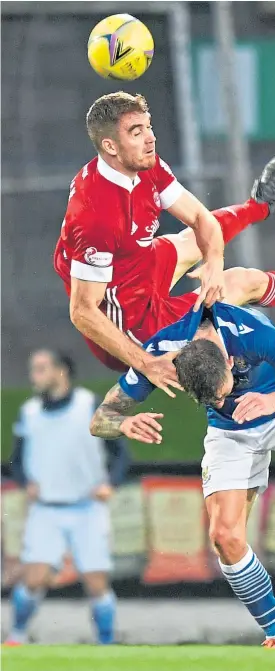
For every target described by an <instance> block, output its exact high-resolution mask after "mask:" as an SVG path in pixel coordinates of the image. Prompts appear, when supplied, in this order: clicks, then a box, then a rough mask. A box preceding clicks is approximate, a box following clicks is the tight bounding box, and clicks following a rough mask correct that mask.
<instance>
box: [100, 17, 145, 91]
mask: <svg viewBox="0 0 275 671" xmlns="http://www.w3.org/2000/svg"><path fill="white" fill-rule="evenodd" d="M153 55H154V40H153V38H152V35H151V33H150V31H149V30H148V28H146V26H145V25H144V23H142V22H141V21H139V20H138V19H135V18H134V16H130V14H114V15H113V16H108V17H107V18H106V19H103V21H100V23H98V24H97V25H96V26H95V28H94V29H93V30H92V32H91V34H90V37H89V41H88V59H89V62H90V65H91V66H92V68H93V69H94V70H95V71H96V72H97V74H98V75H100V76H101V77H105V78H106V79H108V78H110V79H119V80H123V79H124V80H125V79H126V80H127V79H128V80H131V79H138V77H141V75H143V74H144V72H145V71H146V70H147V69H148V68H149V65H150V64H151V61H152V58H153Z"/></svg>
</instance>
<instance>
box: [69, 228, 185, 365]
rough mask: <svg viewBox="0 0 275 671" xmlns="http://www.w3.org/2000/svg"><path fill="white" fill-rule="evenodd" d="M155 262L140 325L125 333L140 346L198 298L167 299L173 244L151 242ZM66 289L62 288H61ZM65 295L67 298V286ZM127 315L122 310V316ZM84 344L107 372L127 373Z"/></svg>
mask: <svg viewBox="0 0 275 671" xmlns="http://www.w3.org/2000/svg"><path fill="white" fill-rule="evenodd" d="M153 246H154V251H155V260H154V265H153V268H152V269H151V272H152V294H151V298H150V301H149V304H148V307H147V310H146V312H145V313H144V317H143V320H142V323H141V324H139V325H138V326H136V327H135V328H133V329H132V331H128V334H129V337H131V336H133V340H135V341H136V340H138V341H140V342H141V343H144V342H145V341H146V340H148V338H150V336H152V335H154V333H156V332H157V331H159V330H160V329H162V328H164V326H168V325H169V324H173V323H174V322H176V321H177V320H178V319H180V318H181V317H183V315H185V314H186V313H187V312H188V310H190V308H191V307H192V306H193V305H194V304H195V302H196V299H197V297H198V295H197V294H196V293H194V292H190V293H188V294H183V295H182V296H170V295H169V291H170V287H171V283H172V279H173V275H174V272H175V268H176V265H177V251H176V248H175V247H174V245H173V243H172V242H171V241H170V240H167V238H163V237H160V238H155V240H154V241H153ZM65 286H66V285H65ZM66 291H67V293H68V294H69V289H68V286H66ZM125 313H126V315H127V311H126V310H125V309H124V314H125ZM84 339H85V340H86V343H87V345H88V347H89V349H90V350H91V352H92V353H93V354H94V356H95V357H96V358H97V359H99V361H101V362H102V363H103V364H104V365H105V366H107V368H110V369H111V370H117V371H119V372H121V371H122V372H124V371H125V370H128V366H125V364H123V363H122V362H121V361H119V360H118V359H116V358H115V357H113V356H111V355H110V354H108V352H106V351H105V350H103V349H102V348H101V347H99V346H98V345H96V344H95V343H94V342H92V340H89V338H86V337H85V336H84Z"/></svg>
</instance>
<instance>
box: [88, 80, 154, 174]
mask: <svg viewBox="0 0 275 671" xmlns="http://www.w3.org/2000/svg"><path fill="white" fill-rule="evenodd" d="M86 122H87V130H88V134H89V137H90V138H91V140H92V142H93V144H94V146H95V148H96V149H97V151H98V152H99V153H100V154H101V155H102V157H103V158H105V159H106V160H108V159H109V160H111V161H112V164H113V166H114V167H115V164H117V165H118V167H119V165H120V166H122V167H123V168H124V169H125V170H127V171H129V172H132V173H134V172H139V171H140V170H148V169H149V168H152V167H153V166H154V165H155V160H156V159H155V141H156V138H155V136H154V133H153V130H152V127H151V117H150V114H149V109H148V105H147V102H146V100H145V98H144V97H143V96H142V95H140V94H136V95H134V96H133V95H131V94H130V93H125V92H124V91H117V92H116V93H108V94H107V95H104V96H101V98H98V99H97V100H96V101H95V102H94V103H93V105H92V106H91V107H90V109H89V111H88V114H87V117H86Z"/></svg>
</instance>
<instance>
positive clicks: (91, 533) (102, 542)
mask: <svg viewBox="0 0 275 671" xmlns="http://www.w3.org/2000/svg"><path fill="white" fill-rule="evenodd" d="M71 549H72V552H73V556H74V561H75V565H76V567H77V568H78V570H79V572H80V573H81V575H82V580H83V584H84V585H85V588H86V591H87V593H88V595H89V603H90V611H91V621H92V624H93V625H94V626H95V628H96V634H97V640H98V642H99V643H101V644H103V645H108V644H110V643H114V640H115V617H116V597H115V594H114V592H113V590H112V589H111V587H110V582H109V574H110V571H111V568H112V562H111V550H110V513H109V507H108V504H107V503H104V502H101V501H91V502H90V503H88V504H87V506H86V508H84V509H83V510H80V511H78V512H77V514H76V519H75V524H74V528H73V529H72V534H71Z"/></svg>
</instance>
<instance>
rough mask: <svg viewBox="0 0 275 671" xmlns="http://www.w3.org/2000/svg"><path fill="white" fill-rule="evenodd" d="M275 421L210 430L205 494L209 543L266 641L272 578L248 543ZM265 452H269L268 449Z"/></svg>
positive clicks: (272, 610)
mask: <svg viewBox="0 0 275 671" xmlns="http://www.w3.org/2000/svg"><path fill="white" fill-rule="evenodd" d="M272 431H274V422H268V423H267V424H266V425H262V426H260V427H256V428H255V429H247V430H245V429H244V430H241V431H222V430H221V429H214V428H212V427H211V428H210V429H208V432H207V436H206V439H205V449H206V454H205V456H204V458H203V462H202V467H203V491H204V496H205V498H206V507H207V511H208V515H209V519H210V530H209V533H210V539H211V542H212V544H213V546H214V547H215V550H216V552H217V554H218V556H219V564H220V569H221V571H222V573H223V575H224V577H225V579H226V580H227V581H228V582H229V584H230V585H231V587H232V589H233V591H234V592H235V594H236V596H237V597H238V598H239V599H240V601H241V602H242V603H243V604H244V605H245V606H246V608H247V609H248V610H249V612H250V613H251V615H252V616H253V617H254V618H255V620H256V622H257V623H258V624H259V625H260V626H261V627H262V629H263V631H264V633H265V635H266V637H272V638H273V637H274V636H275V597H274V594H273V590H272V584H271V580H270V577H269V575H268V573H267V571H266V570H265V568H264V566H263V565H262V564H261V562H260V561H259V559H258V557H257V556H256V554H255V553H254V552H253V550H252V549H251V548H250V547H249V546H248V545H247V540H246V520H247V517H248V514H249V510H250V508H251V506H252V504H253V502H254V500H255V496H256V492H257V491H258V490H259V491H262V490H263V489H265V488H266V486H267V482H268V467H269V463H270V449H271V447H272V440H273V438H272V435H274V434H272ZM265 449H266V451H265Z"/></svg>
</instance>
